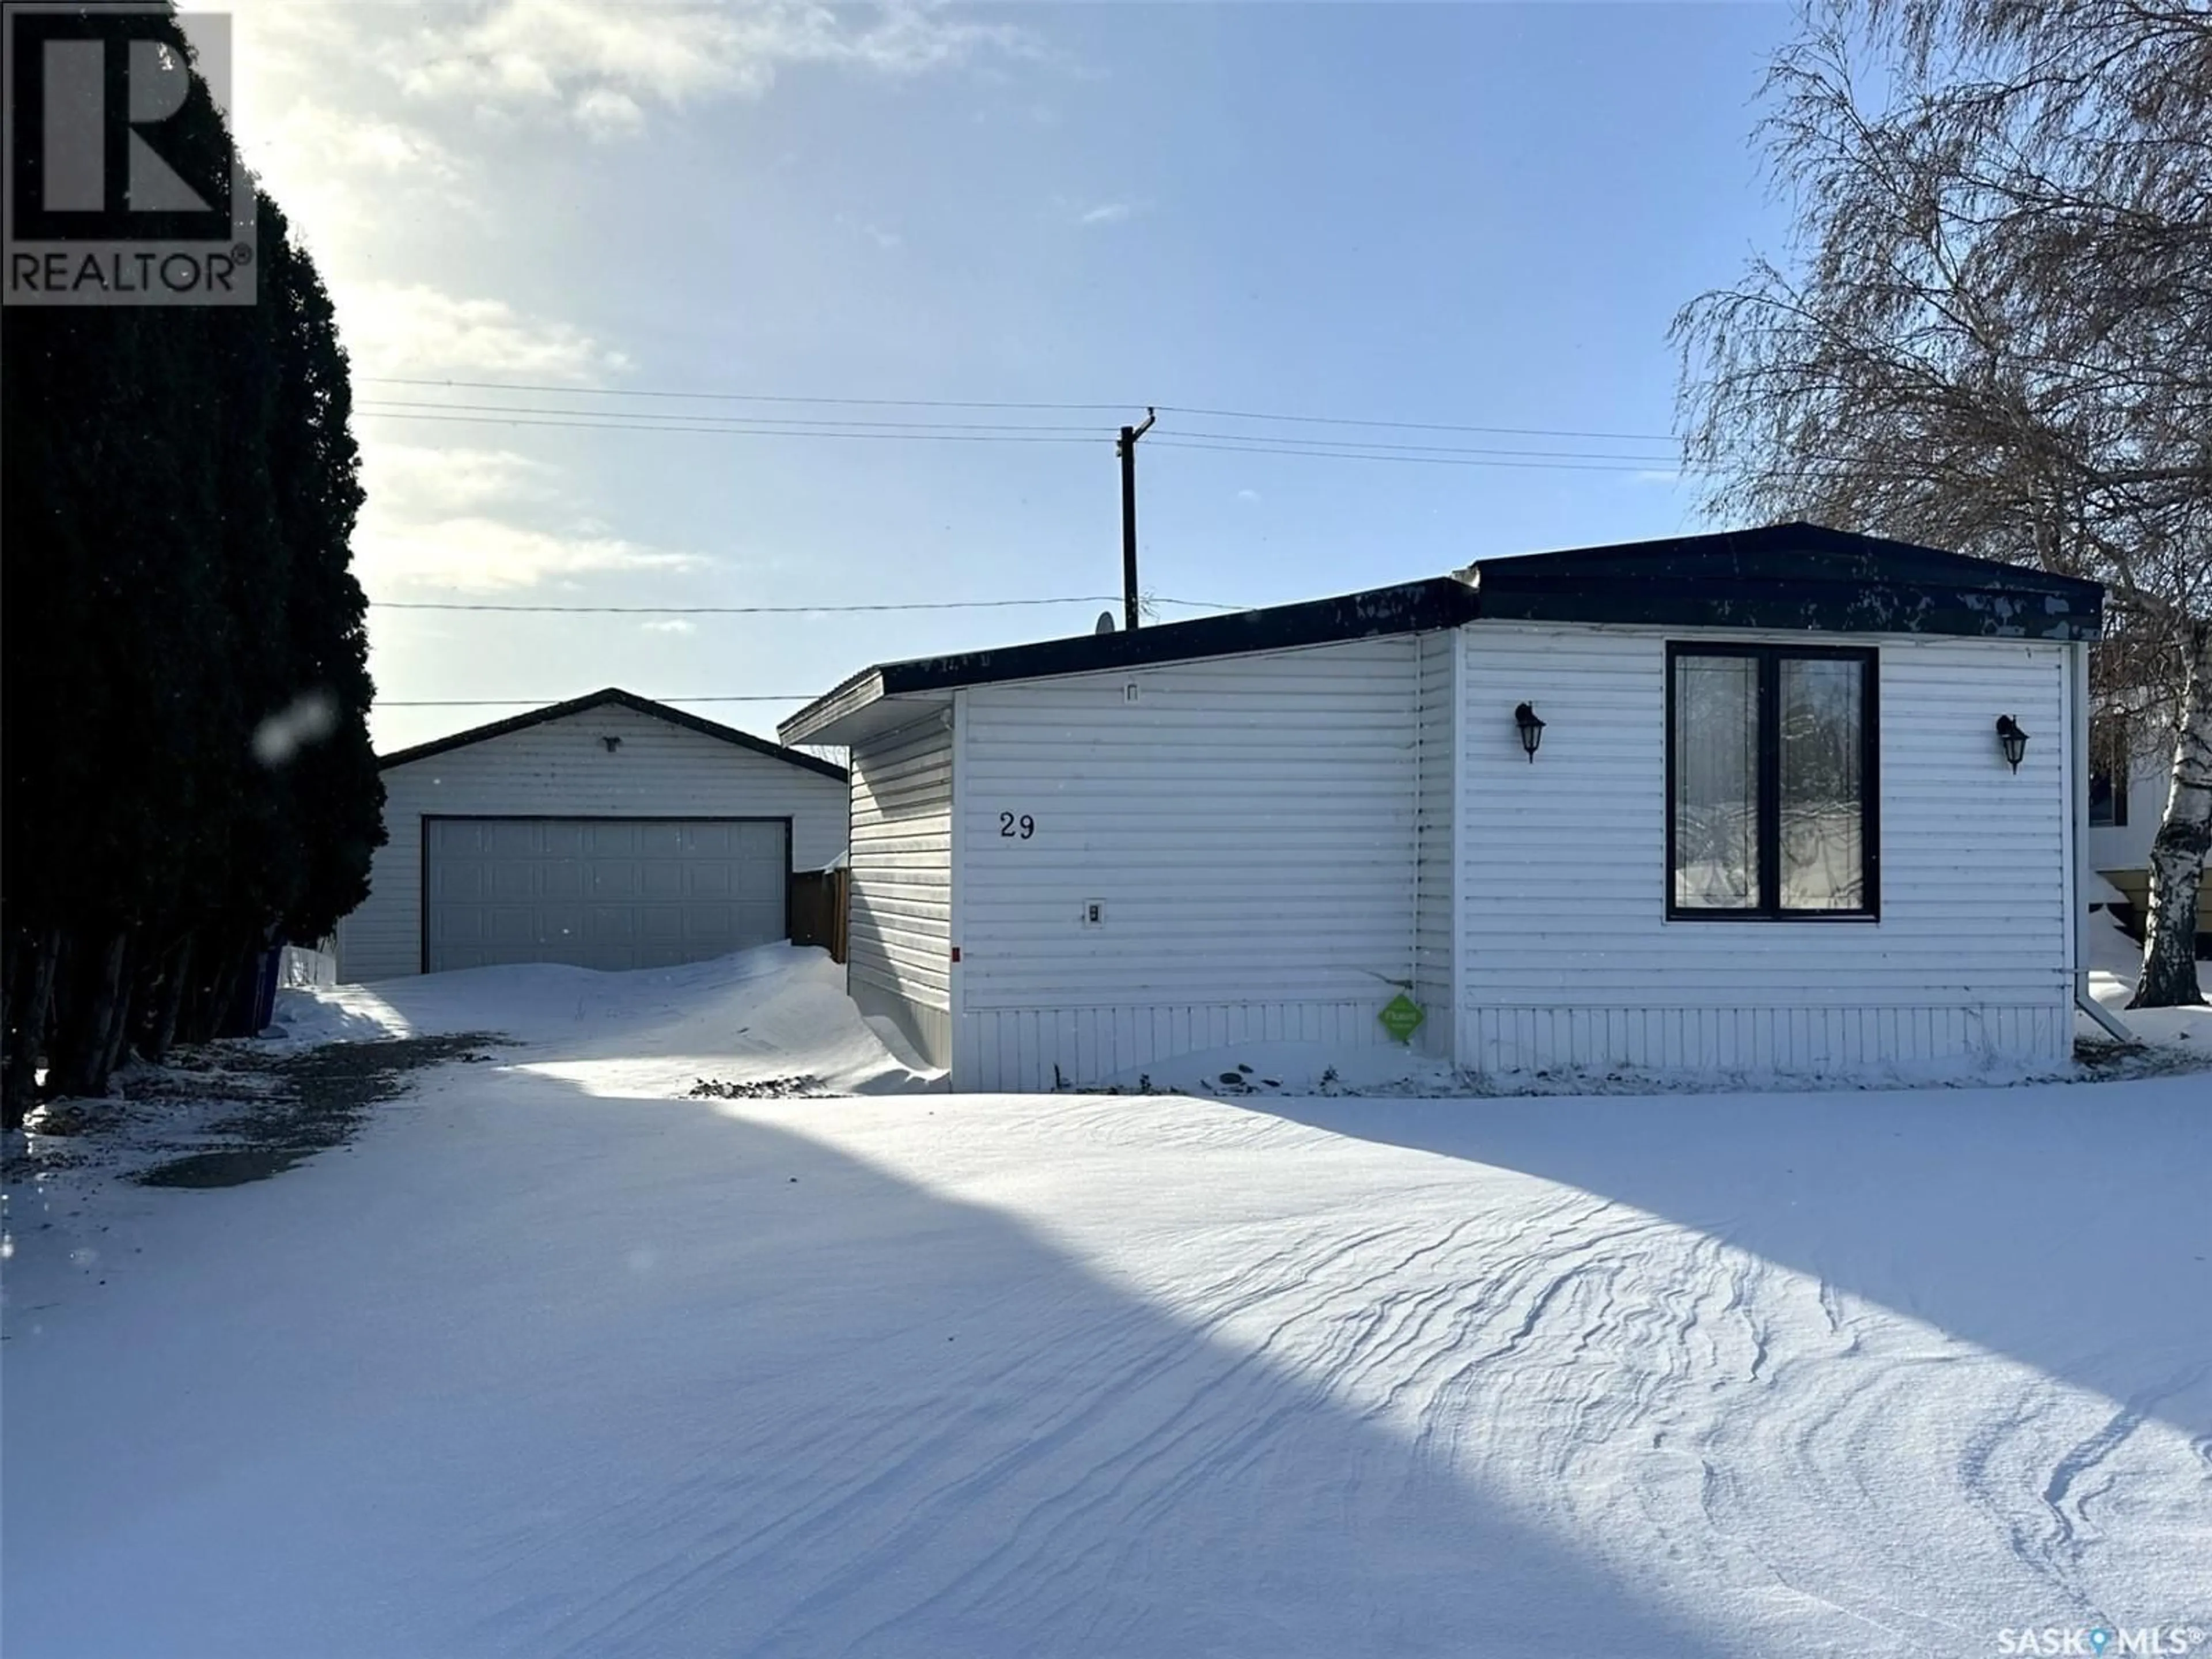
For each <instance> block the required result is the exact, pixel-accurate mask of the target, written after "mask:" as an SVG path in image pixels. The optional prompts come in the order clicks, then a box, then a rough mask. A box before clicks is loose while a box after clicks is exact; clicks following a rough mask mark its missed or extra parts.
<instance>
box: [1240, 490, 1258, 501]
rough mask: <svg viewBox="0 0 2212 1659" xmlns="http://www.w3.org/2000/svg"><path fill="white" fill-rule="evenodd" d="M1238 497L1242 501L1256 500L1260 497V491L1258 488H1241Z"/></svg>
mask: <svg viewBox="0 0 2212 1659" xmlns="http://www.w3.org/2000/svg"><path fill="white" fill-rule="evenodd" d="M1259 499H1260V492H1259V491H1258V490H1256V489H1240V490H1238V491H1237V500H1238V501H1258V500H1259Z"/></svg>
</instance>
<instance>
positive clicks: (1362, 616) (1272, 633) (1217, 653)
mask: <svg viewBox="0 0 2212 1659" xmlns="http://www.w3.org/2000/svg"><path fill="white" fill-rule="evenodd" d="M1473 616H1474V590H1473V589H1472V588H1470V587H1469V586H1468V585H1467V584H1466V583H1465V582H1463V581H1462V580H1459V579H1458V578H1457V577H1455V576H1437V577H1431V578H1430V579H1429V580H1425V581H1418V582H1407V583H1405V584H1404V585H1403V586H1398V587H1373V588H1370V589H1368V590H1367V591H1366V592H1362V593H1344V594H1340V595H1338V596H1337V597H1336V598H1334V599H1306V600H1304V601H1301V602H1300V603H1299V604H1297V605H1273V606H1271V607H1269V608H1268V609H1267V610H1265V611H1231V613H1229V614H1228V615H1227V616H1222V617H1197V618H1195V619H1194V620H1192V621H1190V622H1178V623H1162V624H1160V625H1159V626H1158V627H1157V628H1139V629H1136V630H1135V631H1134V632H1127V631H1124V632H1120V633H1114V634H1081V635H1077V636H1075V637H1074V638H1073V639H1066V640H1040V641H1036V643H1034V644H1030V645H1014V646H1006V647H1000V648H998V649H996V650H990V651H966V652H962V653H959V654H958V655H957V656H950V657H917V658H915V659H913V660H912V661H910V662H888V663H884V664H882V665H878V666H877V667H874V668H866V669H863V670H861V671H860V672H859V673H857V674H855V675H854V676H853V677H852V678H850V679H848V680H847V681H845V682H844V683H843V684H841V685H839V686H838V687H837V688H836V690H833V691H831V692H829V694H828V695H826V696H821V697H817V698H816V699H815V700H814V701H813V702H811V703H809V704H807V706H806V707H805V708H802V709H800V710H799V712H798V713H797V714H793V716H792V717H791V718H790V719H789V720H786V721H784V723H783V724H782V725H781V726H780V727H778V728H777V730H778V732H779V733H780V735H781V737H782V738H783V739H784V741H785V742H787V743H804V742H806V741H808V738H809V734H810V733H811V732H818V731H821V730H823V729H824V728H825V727H827V726H829V725H831V724H832V723H833V722H835V721H836V720H841V719H842V718H843V717H844V716H846V715H848V714H853V713H854V712H856V711H857V710H859V709H860V708H866V706H867V705H869V704H870V703H872V702H878V701H879V700H880V699H883V698H886V697H896V696H910V695H913V694H915V693H917V692H929V691H947V690H953V689H955V688H957V687H960V686H964V685H991V684H996V683H998V682H999V681H1001V680H1034V679H1046V678H1051V677H1053V676H1054V675H1059V674H1082V673H1094V672H1097V671H1101V670H1110V669H1115V668H1139V667H1144V666H1146V665H1152V664H1154V663H1164V662H1188V661H1192V660H1194V659H1199V658H1203V657H1230V656H1240V655H1243V654H1244V653H1249V652H1254V651H1287V650H1291V649H1293V648H1295V647H1298V646H1303V645H1327V644H1330V643H1333V642H1334V641H1339V640H1358V639H1366V638H1369V637H1370V636H1372V635H1378V634H1414V633H1421V632H1425V631H1426V630H1428V629H1437V628H1455V627H1457V626H1458V625H1459V624H1460V623H1463V622H1466V621H1468V619H1469V618H1471V617H1473Z"/></svg>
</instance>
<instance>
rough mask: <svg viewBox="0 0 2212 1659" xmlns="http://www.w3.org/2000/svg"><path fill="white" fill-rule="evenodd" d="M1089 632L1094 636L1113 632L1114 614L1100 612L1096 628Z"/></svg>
mask: <svg viewBox="0 0 2212 1659" xmlns="http://www.w3.org/2000/svg"><path fill="white" fill-rule="evenodd" d="M1113 631H1114V613H1113V612H1112V611H1100V612H1099V613H1098V626H1097V627H1096V628H1094V629H1091V632H1092V633H1094V634H1110V633H1112V632H1113Z"/></svg>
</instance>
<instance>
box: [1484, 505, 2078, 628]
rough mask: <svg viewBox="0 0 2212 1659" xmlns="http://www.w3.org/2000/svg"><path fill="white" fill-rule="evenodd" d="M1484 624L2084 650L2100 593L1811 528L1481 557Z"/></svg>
mask: <svg viewBox="0 0 2212 1659" xmlns="http://www.w3.org/2000/svg"><path fill="white" fill-rule="evenodd" d="M1461 574H1462V575H1463V576H1464V577H1465V578H1466V579H1467V580H1468V581H1470V582H1472V583H1473V584H1474V587H1475V591H1476V593H1477V595H1478V597H1479V600H1480V606H1481V611H1482V615H1483V616H1484V617H1487V618H1490V619H1492V620H1496V621H1523V622H1582V623H1644V624H1649V625H1653V626H1658V627H1668V628H1743V629H1774V630H1791V631H1794V630H1797V629H1808V630H1812V631H1816V632H1820V633H1830V634H1942V635H1958V636H1964V637H1968V638H1997V639H2035V640H2057V641H2086V640H2093V639H2095V638H2097V637H2098V635H2100V633H2101V632H2102V629H2103V622H2104V594H2105V590H2104V588H2103V587H2102V586H2100V584H2098V583H2096V582H2093V581H2083V580H2080V579H2079V578H2076V577H2072V576H2054V575H2051V574H2049V573H2048V572H2045V571H2041V570H2036V569H2032V568H2027V567H2025V566H2021V565H2012V564H2000V563H1997V562H1995V561H1994V560H1990V559H1976V558H1970V557H1968V556H1966V555H1965V554H1962V553H1946V552H1943V551H1942V550H1940V549H1936V548H1932V547H1922V546H1919V545H1917V544H1915V543H1911V542H1899V541H1889V540H1885V539H1884V538H1881V537H1876V536H1861V535H1856V534H1853V533H1851V532H1848V531H1842V530H1829V529H1826V528H1825V527H1823V526H1820V525H1813V524H1781V525H1768V526H1763V527H1762V528H1759V529H1757V530H1737V531H1728V532H1722V533H1720V534H1717V535H1708V536H1677V537H1672V538H1668V539H1665V540H1662V541H1651V542H1627V543H1623V544H1620V545H1618V546H1613V547H1595V548H1584V549H1581V550H1577V551H1574V552H1568V553H1533V554H1528V555H1526V556H1522V557H1518V558H1506V559H1486V560H1484V561H1482V562H1480V564H1476V565H1473V566H1470V567H1469V568H1468V569H1467V570H1465V571H1463V572H1462V573H1461Z"/></svg>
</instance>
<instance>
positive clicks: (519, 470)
mask: <svg viewBox="0 0 2212 1659" xmlns="http://www.w3.org/2000/svg"><path fill="white" fill-rule="evenodd" d="M555 476H556V473H555V469H554V468H553V467H552V466H550V465H548V464H547V463H546V462H544V461H540V460H534V459H532V458H531V457H529V456H527V455H518V454H517V453H514V451H513V450H511V449H471V448H466V447H459V448H452V449H434V448H429V447H424V446H421V445H416V444H407V443H391V442H380V443H377V444H374V445H372V446H370V447H367V448H365V449H364V450H363V451H362V487H363V488H364V489H366V490H367V491H368V499H369V501H370V503H371V504H372V505H373V506H374V507H375V508H376V509H377V510H378V511H380V512H381V513H386V514H387V515H389V516H390V517H391V518H392V519H393V520H408V521H417V520H424V519H435V518H442V517H446V516H448V515H451V514H454V513H474V512H477V511H480V510H481V509H483V508H484V507H494V506H498V505H502V504H508V503H517V502H528V501H550V500H551V499H552V496H553V479H554V477H555Z"/></svg>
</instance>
